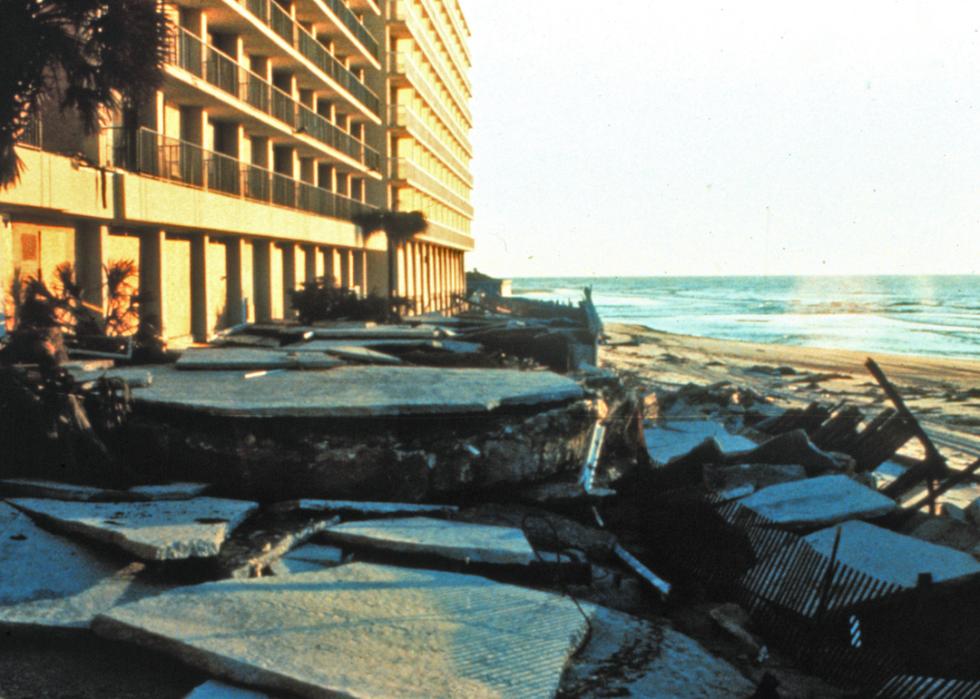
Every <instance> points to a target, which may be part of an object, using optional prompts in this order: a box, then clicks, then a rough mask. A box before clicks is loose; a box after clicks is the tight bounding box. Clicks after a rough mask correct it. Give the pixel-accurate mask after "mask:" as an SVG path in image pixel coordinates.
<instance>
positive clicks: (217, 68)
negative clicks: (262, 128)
mask: <svg viewBox="0 0 980 699" xmlns="http://www.w3.org/2000/svg"><path fill="white" fill-rule="evenodd" d="M171 62H172V63H173V64H175V65H177V66H178V67H180V68H183V69H184V70H186V71H187V72H189V73H191V74H192V75H196V76H198V77H200V78H204V79H205V80H207V81H208V82H209V83H211V84H212V85H214V86H215V87H217V88H220V89H221V90H223V91H225V92H227V93H228V94H230V95H233V96H234V97H236V98H237V99H239V100H241V101H243V102H246V103H247V104H249V105H251V106H252V107H254V108H256V109H258V110H259V111H261V112H263V113H265V114H268V115H270V116H272V117H274V118H276V119H278V120H279V121H281V122H283V123H284V124H286V125H287V126H289V127H290V128H291V129H293V130H294V131H300V130H301V131H302V132H305V133H307V134H309V136H310V137H312V138H314V139H316V140H317V141H319V142H321V143H323V144H324V145H327V146H329V147H331V148H334V149H336V150H338V151H340V152H342V153H344V154H345V155H348V156H350V157H351V158H353V159H354V160H356V161H357V162H359V163H361V164H362V165H364V166H365V167H367V168H368V169H370V170H374V171H375V172H380V171H381V162H382V157H381V154H380V153H378V152H377V151H376V150H374V149H373V148H371V147H370V146H368V145H367V144H366V143H364V142H363V141H361V140H359V139H357V138H355V137H354V136H352V135H351V134H349V133H347V132H345V131H343V130H342V129H341V128H340V127H339V126H337V125H336V124H334V123H332V122H330V121H329V120H328V119H327V118H325V117H324V116H322V115H320V114H318V113H316V112H315V111H313V110H312V109H310V108H309V107H308V106H307V105H305V104H303V103H301V102H299V101H298V100H296V99H294V98H293V97H292V96H290V95H289V94H287V93H286V92H284V91H282V90H280V89H279V88H277V87H276V86H275V85H273V84H272V83H270V82H268V81H267V80H265V79H264V78H262V77H261V76H259V75H258V74H257V73H253V72H252V71H250V70H247V69H246V68H244V67H243V66H241V65H240V64H238V63H237V62H236V61H235V60H234V59H233V58H231V56H228V55H227V54H225V53H222V52H221V51H219V50H217V49H215V48H214V47H213V46H209V45H207V44H205V43H204V42H203V41H201V39H200V38H199V37H197V36H195V35H194V34H192V33H190V32H189V31H187V30H186V29H180V30H179V31H178V32H177V42H176V51H175V52H174V55H172V57H171Z"/></svg>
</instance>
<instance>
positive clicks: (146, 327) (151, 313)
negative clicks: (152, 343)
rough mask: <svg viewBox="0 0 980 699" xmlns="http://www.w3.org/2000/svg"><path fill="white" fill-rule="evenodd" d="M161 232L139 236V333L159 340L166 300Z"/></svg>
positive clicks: (162, 331)
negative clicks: (141, 332) (154, 336)
mask: <svg viewBox="0 0 980 699" xmlns="http://www.w3.org/2000/svg"><path fill="white" fill-rule="evenodd" d="M165 237H166V232H165V231H159V230H157V231H147V232H144V233H141V234H140V261H139V265H140V281H139V295H140V306H141V309H140V329H141V330H143V331H144V332H149V333H152V334H154V335H157V336H159V337H166V331H167V329H166V328H165V327H164V322H163V319H164V317H165V314H164V310H165V307H166V302H167V299H166V296H165V295H164V293H163V271H164V262H165V260H164V254H165V250H166V248H165V247H164V238H165Z"/></svg>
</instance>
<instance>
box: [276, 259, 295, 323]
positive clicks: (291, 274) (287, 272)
mask: <svg viewBox="0 0 980 699" xmlns="http://www.w3.org/2000/svg"><path fill="white" fill-rule="evenodd" d="M279 247H280V248H281V249H282V305H283V308H282V315H283V318H289V317H290V316H291V315H292V311H291V310H290V309H291V307H292V306H291V304H290V303H289V292H291V291H293V290H294V289H295V288H296V246H295V245H293V244H292V243H281V244H280V245H279Z"/></svg>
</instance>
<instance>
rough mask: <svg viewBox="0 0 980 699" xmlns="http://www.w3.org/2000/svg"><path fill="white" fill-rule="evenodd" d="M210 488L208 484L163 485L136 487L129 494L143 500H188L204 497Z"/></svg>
mask: <svg viewBox="0 0 980 699" xmlns="http://www.w3.org/2000/svg"><path fill="white" fill-rule="evenodd" d="M210 488H211V484H210V483H163V484H161V485H137V486H134V487H132V488H130V489H129V492H130V493H132V494H133V495H135V496H136V497H139V498H142V499H145V500H190V499H191V498H197V497H200V496H202V495H204V493H206V492H207V491H208V490H209V489H210Z"/></svg>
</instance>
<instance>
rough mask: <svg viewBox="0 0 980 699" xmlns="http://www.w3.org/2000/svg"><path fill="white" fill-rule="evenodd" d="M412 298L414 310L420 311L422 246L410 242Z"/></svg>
mask: <svg viewBox="0 0 980 699" xmlns="http://www.w3.org/2000/svg"><path fill="white" fill-rule="evenodd" d="M412 287H413V292H412V300H413V301H414V303H415V312H416V313H421V312H422V296H423V293H422V246H421V244H420V243H412Z"/></svg>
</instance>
